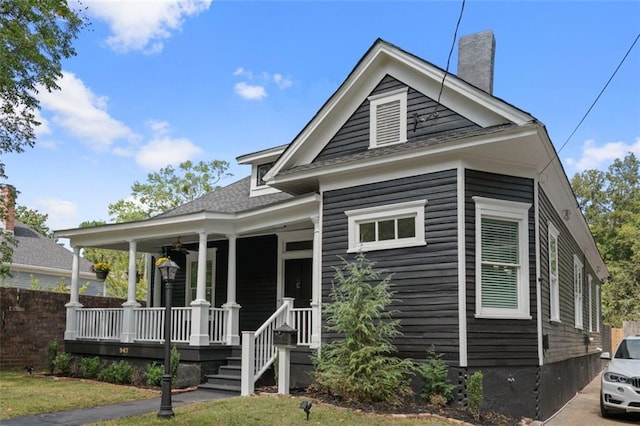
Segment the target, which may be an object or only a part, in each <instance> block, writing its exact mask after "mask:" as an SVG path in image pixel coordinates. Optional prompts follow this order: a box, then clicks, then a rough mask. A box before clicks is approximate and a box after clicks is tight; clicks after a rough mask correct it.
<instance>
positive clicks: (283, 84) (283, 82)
mask: <svg viewBox="0 0 640 426" xmlns="http://www.w3.org/2000/svg"><path fill="white" fill-rule="evenodd" d="M273 81H274V82H275V83H276V84H277V85H278V87H279V88H280V89H286V88H287V87H291V86H292V85H293V82H292V81H291V80H289V79H288V78H285V77H283V76H282V74H277V73H276V74H274V75H273Z"/></svg>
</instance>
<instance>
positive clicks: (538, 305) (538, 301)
mask: <svg viewBox="0 0 640 426" xmlns="http://www.w3.org/2000/svg"><path fill="white" fill-rule="evenodd" d="M533 203H534V208H533V215H534V227H535V234H534V235H535V257H536V327H537V331H538V365H543V364H544V348H543V347H542V289H541V281H542V278H541V275H540V274H541V272H540V189H539V185H538V178H536V179H534V180H533Z"/></svg>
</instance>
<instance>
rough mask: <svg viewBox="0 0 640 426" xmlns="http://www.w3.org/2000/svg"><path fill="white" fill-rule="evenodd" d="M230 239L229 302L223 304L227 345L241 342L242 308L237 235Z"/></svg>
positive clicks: (231, 236)
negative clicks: (237, 276)
mask: <svg viewBox="0 0 640 426" xmlns="http://www.w3.org/2000/svg"><path fill="white" fill-rule="evenodd" d="M227 238H228V239H229V264H228V266H227V303H225V304H224V305H222V307H223V308H225V310H226V311H227V345H239V344H240V334H239V330H240V324H239V321H240V308H241V306H240V305H238V303H237V302H236V238H237V237H236V235H234V234H231V235H227Z"/></svg>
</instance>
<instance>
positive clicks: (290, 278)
mask: <svg viewBox="0 0 640 426" xmlns="http://www.w3.org/2000/svg"><path fill="white" fill-rule="evenodd" d="M312 266H313V261H312V259H287V260H285V262H284V297H293V298H294V299H295V300H294V302H293V307H294V308H308V307H309V306H310V303H311V280H312Z"/></svg>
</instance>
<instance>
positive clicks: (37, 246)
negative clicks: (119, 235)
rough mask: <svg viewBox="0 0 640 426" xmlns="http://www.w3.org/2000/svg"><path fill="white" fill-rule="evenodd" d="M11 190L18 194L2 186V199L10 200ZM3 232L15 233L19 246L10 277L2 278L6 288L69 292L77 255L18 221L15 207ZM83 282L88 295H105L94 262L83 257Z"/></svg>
mask: <svg viewBox="0 0 640 426" xmlns="http://www.w3.org/2000/svg"><path fill="white" fill-rule="evenodd" d="M9 191H15V190H14V189H13V187H12V186H10V185H2V186H1V187H0V192H1V195H0V197H1V198H0V199H2V200H5V202H6V200H10V199H11V197H9V196H8V192H9ZM0 229H2V230H3V231H4V232H8V233H10V234H13V237H14V238H15V240H16V241H17V245H16V246H15V247H13V256H12V261H11V264H10V265H9V272H10V275H9V276H6V277H2V278H0V285H2V286H3V287H16V288H24V289H29V290H44V291H47V290H52V289H60V288H61V287H62V286H64V287H66V288H67V289H69V288H70V286H71V270H72V265H73V253H71V251H69V250H67V249H66V248H64V247H63V246H62V245H60V244H57V243H56V242H55V241H54V240H53V239H51V238H47V237H45V236H43V235H41V234H39V233H38V232H36V231H34V230H33V229H31V228H29V227H28V226H26V225H25V224H23V223H21V222H20V221H18V220H16V218H15V208H14V205H12V204H9V205H7V208H6V217H5V218H3V219H2V220H0ZM78 261H79V265H78V266H79V280H80V287H82V288H83V293H82V294H84V295H87V296H102V295H103V290H104V282H103V281H99V280H97V279H96V275H95V274H94V273H93V272H90V268H91V263H90V262H88V261H87V260H86V259H84V258H79V259H78Z"/></svg>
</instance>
